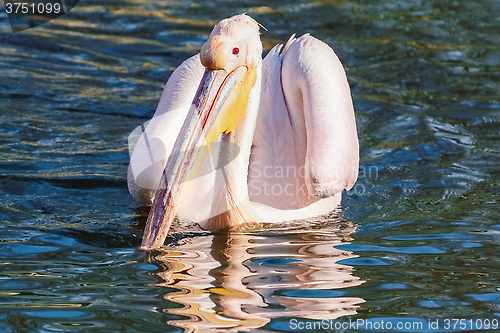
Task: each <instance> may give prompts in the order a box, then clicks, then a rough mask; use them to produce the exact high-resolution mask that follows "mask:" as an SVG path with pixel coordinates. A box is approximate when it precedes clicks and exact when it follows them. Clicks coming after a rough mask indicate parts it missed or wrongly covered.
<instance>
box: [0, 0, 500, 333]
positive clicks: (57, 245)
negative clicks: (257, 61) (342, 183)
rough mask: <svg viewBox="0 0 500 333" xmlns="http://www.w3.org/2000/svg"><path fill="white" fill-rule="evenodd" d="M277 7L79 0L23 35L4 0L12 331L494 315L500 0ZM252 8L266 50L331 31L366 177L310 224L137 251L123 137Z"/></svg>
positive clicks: (179, 235) (1, 218)
mask: <svg viewBox="0 0 500 333" xmlns="http://www.w3.org/2000/svg"><path fill="white" fill-rule="evenodd" d="M269 6H270V3H269V1H247V2H244V4H241V3H239V2H233V1H215V2H213V1H212V2H208V1H207V2H202V3H196V2H188V1H184V2H169V1H152V0H136V1H104V2H103V1H90V0H89V1H83V0H82V1H80V4H79V5H78V6H76V7H75V8H74V9H73V11H71V12H70V13H69V14H67V15H65V16H63V17H62V18H60V19H57V20H55V21H52V22H51V23H47V24H45V25H42V26H40V27H37V28H35V29H29V30H25V31H24V32H21V33H16V34H13V33H11V31H10V27H9V25H8V20H7V16H6V14H3V13H4V7H2V6H0V31H1V33H0V78H1V80H0V112H1V113H0V156H1V159H0V193H1V194H0V195H1V197H0V240H1V246H0V267H1V269H0V332H167V331H172V332H180V331H183V330H188V331H189V330H195V331H197V332H198V331H213V332H220V331H258V330H263V331H268V332H271V331H299V327H298V325H299V324H302V325H306V324H307V325H313V324H314V323H324V322H321V320H327V321H326V322H327V323H329V324H330V323H340V324H342V323H344V322H349V320H351V321H357V320H371V321H372V322H373V323H378V324H380V323H381V321H382V320H383V321H384V322H385V323H391V325H392V327H393V330H392V331H397V329H396V325H397V324H398V323H409V324H410V325H415V323H417V325H418V323H420V325H422V326H421V328H422V329H418V326H415V327H417V329H410V330H408V331H434V332H436V331H438V330H437V329H436V330H434V329H433V327H431V326H429V325H430V322H435V321H436V320H439V325H440V326H439V330H440V331H445V332H451V331H457V330H458V329H459V327H458V326H457V327H455V330H453V326H452V327H451V328H450V329H448V330H446V323H447V322H446V320H451V319H466V320H467V322H466V324H467V325H468V326H467V327H466V329H465V330H473V329H475V328H479V327H476V326H474V325H479V324H482V327H483V328H485V327H486V323H487V322H486V320H487V319H488V320H489V322H488V325H490V326H488V327H489V330H490V331H491V330H492V327H493V326H492V325H493V323H494V321H495V320H497V321H498V320H500V289H499V288H500V260H499V259H498V254H499V253H500V251H499V250H500V246H499V245H500V223H499V219H500V213H499V211H500V205H499V201H498V199H499V198H498V193H499V192H500V177H499V174H500V171H499V170H500V168H499V161H500V144H499V139H498V138H499V134H500V93H499V92H500V33H499V32H500V16H499V15H498V13H500V4H499V3H498V1H493V0H491V1H487V0H485V1H465V0H464V1H455V2H453V1H445V0H442V1H437V0H435V1H370V2H368V1H366V2H365V1H360V0H359V1H316V2H307V3H302V2H298V1H294V2H290V1H279V2H273V4H272V6H271V7H269ZM242 12H247V13H248V14H249V15H252V16H253V17H254V18H255V19H257V20H258V21H259V22H260V23H261V24H262V25H263V26H265V27H266V28H267V30H268V31H264V30H263V31H262V39H263V43H264V47H265V49H266V50H268V49H269V48H270V47H271V46H273V45H274V44H276V43H283V42H285V41H286V40H287V39H288V37H289V36H290V35H291V34H292V33H294V32H295V33H297V34H298V35H301V34H303V33H305V32H310V33H312V34H313V35H314V36H316V37H318V38H320V39H322V40H324V41H325V42H327V43H328V44H329V45H330V46H332V47H333V48H334V50H335V51H336V53H337V54H338V56H339V57H340V59H341V60H342V62H343V63H344V65H345V68H346V71H347V76H348V79H349V82H350V84H351V89H352V95H353V100H354V105H355V110H356V117H357V124H358V133H359V139H360V146H361V166H360V177H359V180H358V182H357V184H356V186H355V187H354V188H353V190H351V191H350V192H349V193H345V194H344V199H343V202H342V209H341V212H340V213H333V214H332V215H331V216H330V217H325V218H323V219H322V220H320V221H316V222H310V223H308V224H307V225H305V226H301V225H297V224H295V225H292V226H289V227H286V226H279V227H275V228H272V229H262V230H256V231H254V232H251V233H242V234H238V233H234V234H223V233H221V234H211V233H207V232H203V231H201V230H196V229H194V230H192V231H189V232H187V231H183V229H182V228H180V230H178V231H176V232H175V233H174V234H173V235H172V236H171V237H169V238H168V239H167V243H168V245H169V246H168V247H165V248H164V249H163V250H161V251H158V252H152V253H144V252H141V251H139V250H138V245H139V244H140V238H141V236H142V227H143V224H144V221H145V218H146V214H147V210H145V209H143V208H141V207H140V206H139V204H138V203H136V202H134V201H133V199H132V198H131V197H130V196H129V194H128V190H127V187H126V177H125V174H126V168H127V164H128V147H127V136H128V134H129V133H130V132H131V131H132V130H133V129H134V128H135V127H136V126H138V125H140V124H141V123H143V122H144V121H146V120H148V119H149V118H150V117H151V115H152V113H153V111H154V109H155V107H156V103H157V101H158V98H159V94H160V92H161V89H162V86H163V84H164V82H165V80H166V79H167V78H168V76H169V74H170V73H171V71H172V70H173V69H174V68H175V67H176V66H177V65H178V64H179V63H180V62H181V61H182V60H183V59H185V58H187V57H188V56H190V55H192V54H194V53H196V52H197V51H198V50H199V48H200V47H201V45H202V44H203V42H204V40H205V39H206V37H207V36H208V34H209V32H210V30H211V27H212V26H213V25H214V24H215V23H216V22H217V21H219V20H220V19H222V18H225V17H228V16H231V15H233V14H238V13H242ZM329 320H332V322H330V321H329ZM448 323H449V322H448ZM470 323H473V325H472V326H471V324H470ZM332 325H333V324H332ZM407 327H409V326H407ZM305 328H307V327H305V326H304V329H305ZM316 328H318V327H316ZM320 329H321V328H320ZM322 329H324V330H327V331H328V330H331V331H333V330H335V328H334V327H333V328H332V327H331V326H328V327H322ZM363 329H367V328H366V327H363V326H360V327H358V328H356V329H355V328H352V327H348V328H347V329H345V330H344V331H358V330H363ZM367 330H370V329H369V328H368V329H367ZM403 330H404V329H403ZM462 331H464V330H462Z"/></svg>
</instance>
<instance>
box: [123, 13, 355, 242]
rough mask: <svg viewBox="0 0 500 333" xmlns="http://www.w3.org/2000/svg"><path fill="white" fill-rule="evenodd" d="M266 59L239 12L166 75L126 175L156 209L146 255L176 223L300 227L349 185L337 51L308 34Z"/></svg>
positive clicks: (346, 93)
mask: <svg viewBox="0 0 500 333" xmlns="http://www.w3.org/2000/svg"><path fill="white" fill-rule="evenodd" d="M261 54H262V43H261V41H260V36H259V24H258V23H257V22H256V21H255V20H253V19H252V18H250V17H249V16H247V15H245V14H242V15H237V16H234V17H231V18H228V19H225V20H223V21H221V22H219V24H217V25H216V26H215V27H214V29H213V30H212V32H211V34H210V37H209V39H208V40H207V41H206V43H205V44H204V45H203V47H202V49H201V52H200V54H198V55H195V56H193V57H191V58H189V59H187V60H186V61H184V62H183V63H182V64H181V65H180V66H179V67H178V68H177V69H176V70H175V71H174V72H173V73H172V75H171V77H170V78H169V80H168V82H167V84H166V85H165V88H164V90H163V93H162V96H161V98H160V101H159V104H158V108H157V110H156V112H155V114H154V117H153V119H152V120H151V121H150V122H149V124H148V126H147V128H146V130H145V131H144V133H142V136H141V137H140V139H139V140H138V142H137V143H136V144H135V148H134V149H133V153H132V156H131V160H130V165H129V171H128V186H129V190H130V192H131V194H132V196H133V197H134V198H136V199H138V200H139V201H141V202H142V203H144V204H145V205H152V207H151V210H150V213H149V217H148V220H147V222H146V228H145V232H144V236H143V241H142V248H143V249H150V248H157V247H159V246H161V245H163V243H164V241H165V238H166V236H167V233H168V230H169V228H170V225H171V223H172V221H173V219H174V218H175V216H177V217H178V218H179V219H180V220H185V221H194V222H197V223H199V225H200V226H201V227H202V228H205V229H208V230H215V229H224V228H233V227H237V226H239V225H241V224H243V223H245V222H250V221H255V222H278V221H291V220H299V219H306V218H309V217H313V216H319V215H323V214H326V213H329V212H331V211H332V210H333V209H335V207H337V206H338V205H339V203H340V199H341V191H342V190H344V189H347V190H348V189H350V188H351V187H352V186H353V185H354V183H355V182H356V179H357V176H358V168H359V146H358V137H357V132H356V122H355V119H354V110H353V105H352V99H351V94H350V90H349V84H348V82H347V78H346V74H345V71H344V68H343V67H342V64H341V62H340V61H339V59H338V58H337V56H336V55H335V53H334V52H333V50H332V49H331V48H330V47H329V46H328V45H327V44H325V43H323V42H321V41H320V40H318V39H316V38H314V37H312V36H310V35H309V34H306V35H304V36H302V37H300V38H294V36H292V37H291V38H290V40H289V41H288V42H287V44H286V45H285V47H283V46H282V45H277V46H275V47H274V48H273V49H272V50H271V51H270V52H269V54H268V55H267V56H266V57H265V59H264V60H262V56H261ZM196 147H199V148H196ZM203 147H204V148H203ZM213 163H215V164H216V165H217V166H216V167H215V168H214V167H212V165H213Z"/></svg>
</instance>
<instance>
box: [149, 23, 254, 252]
mask: <svg viewBox="0 0 500 333" xmlns="http://www.w3.org/2000/svg"><path fill="white" fill-rule="evenodd" d="M261 54H262V43H261V41H260V36H259V25H258V23H257V22H256V21H255V20H253V19H252V18H250V17H249V16H247V15H245V14H242V15H237V16H234V17H231V18H228V19H225V20H223V21H221V22H219V24H217V25H216V26H215V27H214V29H213V30H212V33H211V34H210V37H209V39H208V40H207V41H206V43H205V44H204V45H203V47H202V49H201V52H200V60H201V63H202V65H203V66H204V67H205V68H206V69H205V73H204V75H203V78H202V80H201V82H200V85H199V87H198V91H197V93H196V95H195V97H194V100H193V103H192V105H191V108H190V110H189V113H188V116H187V117H186V120H185V122H184V124H183V126H182V129H181V131H180V133H179V136H178V137H177V139H176V141H175V144H174V148H173V150H172V154H171V155H170V158H169V159H168V161H167V164H166V167H165V170H164V173H163V176H162V180H160V184H159V187H158V188H159V189H158V191H157V193H156V196H155V198H154V202H153V206H152V208H151V211H150V214H149V217H148V220H147V222H146V228H145V233H144V237H143V242H142V248H143V249H149V248H154V247H159V246H161V245H162V244H163V242H164V241H165V238H166V236H167V233H168V230H169V228H170V225H171V223H172V221H173V219H174V218H175V216H176V213H177V211H178V208H179V206H180V204H181V202H182V200H183V198H184V196H185V194H186V192H187V188H188V183H187V181H188V180H190V179H191V178H192V177H194V175H195V174H196V171H197V168H199V164H200V161H201V160H202V159H203V156H204V153H203V151H205V153H206V150H202V149H199V148H197V147H200V146H204V147H210V145H211V144H212V143H213V142H214V141H215V140H217V138H218V137H219V135H220V134H222V133H229V132H231V131H232V130H233V129H234V128H235V127H236V126H237V125H238V123H239V122H240V120H241V118H242V116H243V115H244V114H245V112H246V111H247V108H248V102H249V98H250V92H251V91H252V89H254V87H256V82H257V76H258V69H259V66H258V65H259V64H260V63H261V61H262V58H261ZM162 182H163V183H162Z"/></svg>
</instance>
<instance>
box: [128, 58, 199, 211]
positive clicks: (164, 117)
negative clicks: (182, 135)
mask: <svg viewBox="0 0 500 333" xmlns="http://www.w3.org/2000/svg"><path fill="white" fill-rule="evenodd" d="M204 70H205V68H204V67H203V66H202V65H201V62H200V57H199V55H195V56H193V57H191V58H189V59H187V60H186V61H184V62H183V63H182V64H181V65H180V66H179V67H177V69H176V70H175V71H174V72H173V73H172V75H171V76H170V78H169V80H168V82H167V83H166V85H165V88H164V89H163V93H162V95H161V97H160V101H159V103H158V107H157V109H156V112H155V114H154V116H153V118H152V119H151V121H149V122H148V123H147V126H145V129H144V131H143V133H142V135H141V136H140V138H139V140H138V141H137V143H136V144H135V147H134V151H133V153H132V156H131V157H130V164H129V168H128V174H127V181H128V187H129V190H130V193H131V194H132V196H133V197H134V198H135V199H136V200H138V201H140V202H141V203H143V204H144V205H147V206H150V205H151V204H152V202H153V198H154V195H155V193H156V188H157V184H158V182H159V180H160V177H161V175H162V173H163V169H164V168H165V163H166V160H167V158H168V156H169V155H170V153H171V151H172V148H173V145H174V143H175V139H176V138H177V136H178V134H179V132H180V130H181V127H182V124H183V123H184V120H185V118H186V115H187V113H188V111H189V107H190V105H191V103H192V101H193V97H194V95H195V94H196V90H197V88H198V85H199V83H200V80H201V78H202V76H203V72H204Z"/></svg>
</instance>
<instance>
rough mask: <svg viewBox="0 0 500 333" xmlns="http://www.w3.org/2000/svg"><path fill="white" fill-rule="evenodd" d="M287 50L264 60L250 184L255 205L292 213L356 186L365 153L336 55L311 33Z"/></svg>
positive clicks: (276, 50)
mask: <svg viewBox="0 0 500 333" xmlns="http://www.w3.org/2000/svg"><path fill="white" fill-rule="evenodd" d="M281 49H282V47H281V46H276V47H275V48H274V49H272V50H271V51H270V52H269V54H268V55H267V56H266V58H265V59H264V62H263V71H262V75H263V78H262V93H261V100H260V106H259V115H258V119H257V124H256V128H255V135H254V141H253V146H252V155H251V161H250V167H249V176H248V177H249V178H248V185H249V195H250V199H251V200H252V201H255V202H259V203H262V204H265V205H269V206H272V207H275V208H278V209H287V210H289V209H299V208H302V207H306V206H308V205H311V204H313V203H315V202H317V201H318V200H320V198H326V197H331V196H334V195H335V194H337V193H339V192H341V191H342V190H343V189H349V188H351V187H352V186H353V184H354V183H355V181H356V178H357V175H358V165H359V147H358V138H357V132H356V122H355V119H354V110H353V105H352V100H351V95H350V89H349V84H348V82H347V78H346V74H345V72H344V68H343V66H342V64H341V63H340V61H339V59H338V58H337V56H336V55H335V53H334V52H333V50H332V49H331V48H330V47H329V46H328V45H327V44H325V43H323V42H321V41H319V40H318V39H316V38H314V37H312V36H310V35H308V34H307V35H304V36H302V37H300V38H297V39H295V38H294V37H293V36H292V38H290V40H289V41H288V43H287V44H286V46H285V47H284V48H283V50H281ZM280 52H281V53H280ZM332 202H334V201H332ZM335 202H336V204H338V200H337V201H335ZM333 208H334V207H330V209H333Z"/></svg>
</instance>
